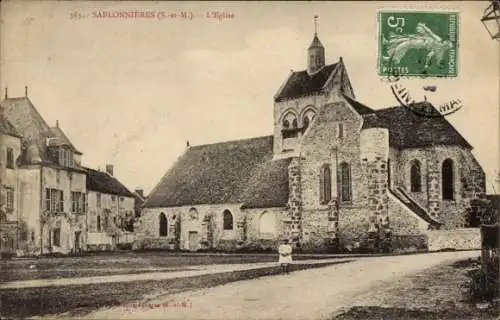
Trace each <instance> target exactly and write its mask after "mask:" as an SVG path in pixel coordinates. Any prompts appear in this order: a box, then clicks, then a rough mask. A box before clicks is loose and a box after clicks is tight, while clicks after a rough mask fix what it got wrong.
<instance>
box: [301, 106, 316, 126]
mask: <svg viewBox="0 0 500 320" xmlns="http://www.w3.org/2000/svg"><path fill="white" fill-rule="evenodd" d="M315 115H316V112H315V111H314V109H312V107H308V108H307V109H306V111H305V112H304V114H303V115H302V127H303V128H304V129H307V128H308V127H309V124H310V123H311V122H312V121H313V119H314V116H315Z"/></svg>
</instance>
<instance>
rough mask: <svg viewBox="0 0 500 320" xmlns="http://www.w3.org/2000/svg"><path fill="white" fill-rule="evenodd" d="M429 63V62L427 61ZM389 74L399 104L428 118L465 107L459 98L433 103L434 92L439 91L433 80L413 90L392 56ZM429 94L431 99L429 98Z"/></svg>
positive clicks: (392, 90)
mask: <svg viewBox="0 0 500 320" xmlns="http://www.w3.org/2000/svg"><path fill="white" fill-rule="evenodd" d="M427 63H428V62H427ZM388 65H389V70H390V72H389V74H388V75H387V82H388V83H390V90H391V92H392V94H393V96H394V97H395V98H396V100H397V101H398V102H399V104H400V105H401V106H403V107H405V108H407V109H408V110H410V111H412V112H413V113H415V114H417V115H419V116H422V117H427V118H435V117H442V116H446V115H450V114H452V113H455V112H457V111H458V110H460V109H461V108H462V107H463V104H462V101H461V100H460V99H459V98H455V99H451V100H448V101H445V102H443V103H439V104H437V105H436V104H433V103H432V101H431V100H432V94H433V93H435V92H437V91H438V86H437V85H435V84H434V83H433V82H431V81H429V83H427V84H424V85H422V86H421V89H420V90H418V89H416V88H413V90H411V89H410V88H409V87H410V86H409V85H405V84H404V81H402V78H403V77H404V73H403V74H402V73H401V72H400V68H399V67H397V66H394V64H393V61H392V58H391V59H390V60H389V61H388ZM424 74H425V72H423V75H422V76H420V77H419V78H420V79H429V80H430V79H431V78H430V77H428V76H425V75H424ZM428 95H430V96H431V99H428V97H427V96H428Z"/></svg>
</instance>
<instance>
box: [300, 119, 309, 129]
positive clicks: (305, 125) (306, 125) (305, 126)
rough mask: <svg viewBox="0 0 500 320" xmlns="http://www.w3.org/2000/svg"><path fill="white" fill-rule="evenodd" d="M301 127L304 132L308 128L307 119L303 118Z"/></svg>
mask: <svg viewBox="0 0 500 320" xmlns="http://www.w3.org/2000/svg"><path fill="white" fill-rule="evenodd" d="M303 123H304V124H303V125H302V126H303V127H304V130H307V128H308V127H309V118H308V117H305V118H304V120H303Z"/></svg>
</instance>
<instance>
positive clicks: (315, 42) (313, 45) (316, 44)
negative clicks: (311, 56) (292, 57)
mask: <svg viewBox="0 0 500 320" xmlns="http://www.w3.org/2000/svg"><path fill="white" fill-rule="evenodd" d="M311 48H323V44H322V43H321V41H319V38H318V35H317V34H314V38H313V40H312V42H311V45H310V46H309V49H311Z"/></svg>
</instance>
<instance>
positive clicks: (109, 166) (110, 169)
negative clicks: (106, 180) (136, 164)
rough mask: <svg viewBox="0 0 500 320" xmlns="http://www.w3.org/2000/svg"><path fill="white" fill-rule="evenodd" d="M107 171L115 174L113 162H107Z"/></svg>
mask: <svg viewBox="0 0 500 320" xmlns="http://www.w3.org/2000/svg"><path fill="white" fill-rule="evenodd" d="M106 172H107V173H108V174H109V175H110V176H112V175H113V165H112V164H107V165H106Z"/></svg>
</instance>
